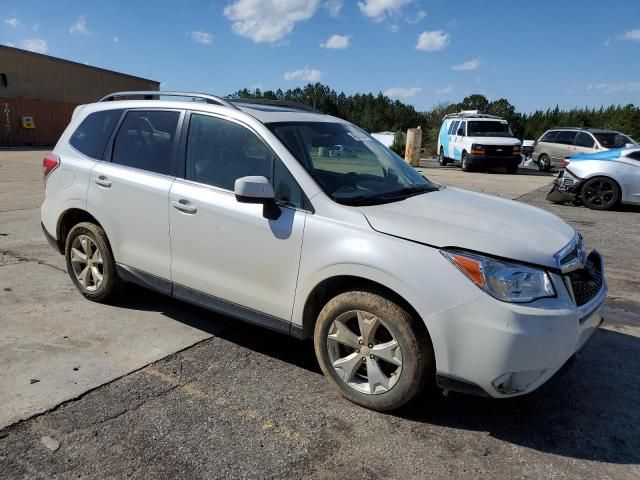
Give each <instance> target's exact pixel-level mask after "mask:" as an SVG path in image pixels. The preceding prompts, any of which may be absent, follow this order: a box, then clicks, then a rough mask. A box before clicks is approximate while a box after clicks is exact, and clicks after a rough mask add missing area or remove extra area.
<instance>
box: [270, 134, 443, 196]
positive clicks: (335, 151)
mask: <svg viewBox="0 0 640 480" xmlns="http://www.w3.org/2000/svg"><path fill="white" fill-rule="evenodd" d="M267 127H268V128H269V129H270V130H271V131H272V132H273V133H274V134H275V135H276V136H277V137H278V138H279V139H280V141H282V143H284V145H285V146H286V147H287V148H288V149H289V151H290V152H291V154H292V155H293V156H294V157H296V158H297V159H298V161H299V162H300V163H301V164H302V165H303V166H304V168H305V169H306V170H307V171H308V172H309V173H310V174H311V175H312V176H313V178H314V179H315V180H316V181H317V182H318V184H319V185H320V186H321V188H322V189H323V190H324V191H325V192H326V193H327V194H328V195H329V196H330V197H331V198H332V199H333V200H335V201H336V202H338V203H342V204H345V205H374V204H378V203H387V202H394V201H398V200H403V199H405V198H407V197H409V196H413V195H419V194H421V193H425V192H432V191H434V190H437V189H436V187H435V186H434V185H433V184H431V183H430V182H429V181H428V180H427V179H426V178H425V177H423V176H422V175H421V174H420V173H418V172H417V171H416V170H415V169H413V168H412V167H410V166H409V165H408V164H407V163H406V162H405V161H404V160H402V159H401V158H400V157H399V156H397V155H396V154H395V153H393V152H392V151H391V150H389V149H388V148H387V147H385V146H384V145H382V144H381V143H378V142H377V141H376V140H374V139H373V138H372V137H370V136H369V135H368V134H367V133H365V132H364V131H363V130H360V129H359V128H357V127H355V126H354V125H351V124H347V123H337V122H336V123H329V122H286V123H269V124H267Z"/></svg>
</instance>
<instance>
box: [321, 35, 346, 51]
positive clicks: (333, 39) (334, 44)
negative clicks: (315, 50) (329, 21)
mask: <svg viewBox="0 0 640 480" xmlns="http://www.w3.org/2000/svg"><path fill="white" fill-rule="evenodd" d="M349 38H350V36H349V35H331V36H330V37H329V39H328V40H327V41H326V42H324V43H321V44H320V46H321V47H322V48H334V49H337V50H343V49H345V48H347V47H348V46H349Z"/></svg>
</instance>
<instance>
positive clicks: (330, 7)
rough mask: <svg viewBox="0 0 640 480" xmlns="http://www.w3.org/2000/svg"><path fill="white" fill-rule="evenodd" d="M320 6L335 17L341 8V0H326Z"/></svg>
mask: <svg viewBox="0 0 640 480" xmlns="http://www.w3.org/2000/svg"><path fill="white" fill-rule="evenodd" d="M322 6H323V7H324V8H326V9H327V11H328V12H329V15H331V16H332V17H337V16H339V15H340V11H341V10H342V0H326V1H325V2H324V4H323V5H322Z"/></svg>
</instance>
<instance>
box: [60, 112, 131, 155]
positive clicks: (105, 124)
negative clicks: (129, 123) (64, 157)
mask: <svg viewBox="0 0 640 480" xmlns="http://www.w3.org/2000/svg"><path fill="white" fill-rule="evenodd" d="M120 115H122V110H103V111H101V112H94V113H91V114H89V115H88V116H87V118H85V119H84V120H83V121H82V123H81V124H80V125H79V126H78V128H76V130H75V132H73V134H72V135H71V138H70V139H69V143H70V144H71V146H72V147H73V148H75V149H76V150H78V151H79V152H80V153H82V154H84V155H86V156H87V157H91V158H95V159H96V160H102V157H103V156H104V151H105V149H106V148H107V143H109V138H111V134H112V133H113V129H114V128H115V126H116V123H118V120H119V119H120Z"/></svg>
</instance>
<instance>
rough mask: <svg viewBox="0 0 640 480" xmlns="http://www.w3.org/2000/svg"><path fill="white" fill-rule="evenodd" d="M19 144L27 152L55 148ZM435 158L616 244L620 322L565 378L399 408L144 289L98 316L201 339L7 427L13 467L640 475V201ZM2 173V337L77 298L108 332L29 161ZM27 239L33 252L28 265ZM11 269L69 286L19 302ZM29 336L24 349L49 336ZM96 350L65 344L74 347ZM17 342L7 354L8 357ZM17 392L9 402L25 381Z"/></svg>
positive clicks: (262, 336)
mask: <svg viewBox="0 0 640 480" xmlns="http://www.w3.org/2000/svg"><path fill="white" fill-rule="evenodd" d="M20 155H22V156H21V157H20V158H23V157H24V162H27V163H28V164H37V159H39V158H41V156H42V155H41V153H40V152H29V153H25V152H20ZM20 155H19V156H20ZM16 158H18V157H17V156H16V153H13V152H10V153H7V152H0V167H2V166H3V165H4V166H5V167H6V166H7V165H11V167H10V168H11V169H19V168H21V167H20V166H19V162H16V161H15V159H16ZM16 165H17V166H16ZM423 166H424V172H425V174H426V175H427V176H430V177H432V178H433V179H434V180H436V181H438V182H440V183H443V184H446V185H455V186H462V187H464V188H469V189H474V190H478V191H485V192H488V193H493V194H502V195H503V196H508V197H510V198H514V197H516V198H517V199H518V200H519V201H523V202H526V203H530V204H533V205H538V206H540V207H542V208H545V209H548V210H550V211H553V212H554V213H556V214H558V215H560V216H561V217H562V218H564V219H565V220H567V221H569V222H570V223H572V224H573V225H574V226H576V227H578V228H580V229H581V230H582V231H583V233H584V235H585V238H586V240H587V242H588V244H589V245H590V246H591V247H595V248H597V249H598V250H600V251H601V252H602V253H603V254H604V256H605V259H606V262H607V268H608V279H609V282H610V299H609V302H608V307H607V310H606V319H607V323H606V325H605V326H604V328H601V329H600V331H598V332H597V333H596V335H595V336H594V338H593V340H592V342H591V343H590V344H589V345H588V347H587V348H586V349H585V351H584V353H583V355H582V356H581V357H580V359H579V361H578V362H576V364H575V365H574V367H573V369H572V370H570V371H569V373H568V374H567V375H566V376H565V377H563V378H562V379H560V380H559V381H558V382H556V383H553V384H549V385H545V386H544V387H543V388H542V389H540V390H539V391H537V392H535V393H534V394H532V395H530V396H527V397H524V398H518V399H513V400H506V401H505V400H503V401H495V400H488V399H478V398H473V397H465V396H462V395H452V396H450V397H448V398H444V397H442V396H440V395H438V394H437V393H434V392H427V393H425V394H424V395H422V397H421V398H419V399H418V400H417V401H415V402H413V403H412V404H411V405H409V406H407V407H406V408H404V409H402V410H401V411H399V412H396V413H394V414H380V413H375V412H371V411H368V410H364V409H362V408H359V407H356V406H355V405H352V404H350V403H349V402H347V401H346V400H342V399H341V398H340V397H339V396H337V395H336V394H335V393H334V392H333V391H331V390H329V388H328V385H327V383H326V381H325V380H324V378H323V377H322V375H321V374H320V372H319V368H318V365H317V363H316V361H315V358H314V355H313V348H312V345H311V343H309V342H301V341H298V340H295V339H292V338H289V337H286V336H282V335H278V334H275V333H271V332H268V331H265V330H261V329H259V328H256V327H251V326H248V325H244V324H240V323H238V322H235V321H233V320H230V319H226V318H222V317H219V316H217V315H213V314H211V313H208V312H206V311H203V310H200V309H198V308H195V307H191V306H188V305H186V304H183V303H180V302H177V301H174V300H172V299H168V298H164V297H161V296H159V295H157V294H155V293H153V292H149V291H146V290H143V289H140V288H137V287H132V288H130V289H128V290H127V292H126V294H125V295H124V296H123V297H122V298H121V299H120V300H119V302H118V304H117V305H114V306H112V307H108V309H107V310H101V311H98V312H97V313H96V315H98V318H100V319H102V320H103V321H104V322H109V321H110V320H112V319H113V317H115V315H114V312H117V317H118V319H119V320H118V321H121V322H126V321H131V322H132V328H134V327H135V326H136V324H138V328H141V327H140V325H139V322H142V321H145V322H151V321H153V320H154V319H155V320H158V321H161V322H164V323H162V325H163V328H162V329H159V331H157V332H151V333H152V334H157V335H165V332H164V330H165V329H169V328H172V329H174V330H173V331H175V332H179V333H178V334H177V335H182V334H184V332H197V335H195V334H194V336H193V338H192V339H191V341H190V343H189V342H187V343H189V345H191V344H193V343H195V342H197V343H195V344H194V345H193V346H188V347H187V348H184V347H181V346H178V345H177V344H176V345H174V346H172V347H171V348H172V349H173V351H176V353H173V354H170V355H168V356H166V357H165V358H162V359H161V360H158V361H155V363H151V364H148V365H146V364H147V363H149V361H153V360H148V361H147V362H146V363H145V362H144V359H142V358H137V357H136V358H137V360H136V361H132V362H131V364H130V366H129V367H128V370H127V374H125V375H124V376H122V377H120V378H117V379H115V380H114V381H110V382H109V383H106V384H104V385H102V386H100V385H101V383H100V382H96V383H94V384H93V386H91V387H89V384H87V387H86V388H85V389H83V390H82V391H83V392H85V393H78V395H79V396H78V395H76V396H77V398H75V399H73V400H70V401H67V402H65V403H62V404H60V405H59V406H58V407H55V408H53V410H51V411H48V412H46V413H44V414H40V415H35V416H33V417H32V418H30V419H28V420H25V421H22V422H19V423H15V424H13V425H12V426H9V427H7V428H5V429H4V430H1V431H0V478H7V479H15V478H50V477H53V478H96V479H103V478H123V477H132V478H154V479H155V478H322V479H333V478H352V479H359V478H363V479H364V478H400V477H405V478H431V477H433V478H441V477H444V476H447V477H454V478H460V477H464V478H535V479H538V478H598V479H605V478H612V479H613V478H615V479H624V478H629V479H632V478H633V479H637V478H639V477H640V465H639V464H640V430H639V429H638V427H637V426H638V425H639V424H640V410H639V409H638V408H637V404H638V400H637V399H638V398H639V397H640V384H639V383H638V378H640V363H638V362H637V358H638V355H639V354H640V295H639V294H638V291H640V288H639V287H640V274H638V267H640V260H638V259H639V258H640V242H638V239H639V238H640V210H638V209H622V210H620V211H616V212H593V211H590V210H587V209H585V208H580V207H571V206H557V205H551V204H549V203H548V202H545V201H544V196H545V194H546V191H547V190H548V186H546V184H548V183H549V182H550V181H551V180H552V178H551V177H549V176H547V177H545V176H542V177H541V176H540V175H536V174H535V172H529V173H531V174H530V175H527V174H526V172H524V173H523V174H521V175H517V176H511V175H503V174H500V173H491V174H483V173H463V172H461V171H460V170H459V169H457V168H455V167H446V168H440V167H438V166H437V165H436V164H435V163H434V162H431V161H428V162H425V163H424V164H423ZM12 171H13V170H12ZM2 173H3V175H4V177H0V200H2V201H3V202H4V205H3V208H2V210H3V211H0V233H4V232H5V230H6V231H10V232H11V234H12V238H11V239H10V240H7V238H9V237H6V238H4V237H0V251H1V252H2V257H0V258H3V259H4V260H3V262H0V294H3V295H5V296H4V297H0V326H2V327H3V333H0V338H1V339H2V340H4V341H7V342H8V340H7V339H6V338H2V337H3V336H5V335H6V334H5V333H4V332H5V331H6V328H7V326H10V325H11V324H12V323H17V322H23V321H24V318H28V320H29V322H34V323H35V326H34V328H37V326H38V322H46V317H47V315H46V312H47V309H48V308H50V307H52V306H54V305H57V304H59V303H61V302H62V303H64V306H65V309H66V311H60V312H59V315H61V316H64V317H65V318H66V319H67V322H68V323H67V325H66V327H65V328H68V331H69V333H68V335H74V334H75V333H76V332H77V331H79V332H87V330H90V329H94V330H95V334H96V336H99V334H100V328H101V327H100V323H98V324H96V325H94V324H87V323H86V322H87V321H88V317H87V316H83V315H80V313H81V312H83V311H84V310H85V309H87V308H93V307H89V306H88V302H86V301H83V300H78V298H77V297H78V294H77V293H76V292H74V291H73V289H72V288H70V287H71V282H70V280H68V279H66V278H64V277H63V276H62V274H61V272H60V271H59V269H60V268H62V264H61V260H60V259H61V257H60V256H58V255H57V254H56V253H55V252H53V251H52V250H50V249H49V250H47V249H48V248H49V247H48V246H47V245H46V244H45V243H44V239H43V238H41V234H39V233H38V229H39V225H37V224H36V225H35V227H34V226H33V225H31V223H33V221H36V220H37V218H38V215H37V208H34V205H33V199H25V198H24V196H25V195H26V193H22V192H29V191H32V190H33V189H34V188H35V187H33V185H31V186H30V185H28V184H27V183H26V182H27V180H25V184H21V183H20V182H21V181H22V180H21V178H22V176H20V175H15V174H14V175H13V177H10V178H12V179H13V180H12V181H11V182H10V183H9V182H4V183H3V178H5V179H6V178H7V176H6V170H5V171H2ZM9 173H11V172H9ZM28 181H33V179H32V178H31V177H29V179H28ZM30 189H31V190H30ZM38 235H40V236H38ZM9 241H10V242H13V243H11V244H9ZM9 247H10V248H9ZM7 252H9V254H7ZM11 252H13V256H12V254H11ZM15 252H19V254H20V255H23V256H24V254H25V252H26V253H30V254H31V257H30V258H33V259H35V260H34V261H20V260H18V259H16V257H15V255H17V254H16V253H15ZM25 258H26V257H25ZM51 265H53V266H54V267H57V269H56V268H52V267H51ZM7 268H10V269H12V270H11V274H9V273H8V272H9V270H6V269H7ZM36 281H37V282H39V283H37V285H36ZM3 282H5V283H7V282H10V283H12V284H13V283H15V284H20V285H24V288H25V289H27V292H29V290H28V288H30V287H29V286H30V285H32V287H31V288H32V289H33V290H35V289H36V288H40V289H41V290H42V289H44V290H46V291H48V292H55V294H52V295H51V296H47V295H40V296H38V297H36V298H34V299H33V302H32V303H33V304H32V305H25V303H24V302H27V301H28V298H29V295H28V294H27V293H25V294H24V295H23V296H21V297H20V302H22V303H19V305H20V307H19V308H18V307H16V305H17V304H18V303H15V302H14V303H15V305H14V303H10V301H9V300H8V299H7V298H8V297H7V295H8V294H10V293H15V294H16V295H18V296H19V295H22V294H21V293H20V292H3V288H2V287H3ZM7 284H9V283H7ZM9 288H10V287H9ZM89 305H90V304H89ZM35 311H40V314H39V315H35V314H33V312H35ZM24 315H27V317H24ZM109 316H111V317H112V318H110V317H109ZM123 325H124V324H123ZM51 328H54V327H51ZM55 328H58V327H55ZM108 328H112V327H108V326H106V327H105V329H108ZM121 328H122V327H121ZM145 328H146V329H149V328H151V327H150V326H149V324H148V323H145V324H144V328H141V330H144V329H145ZM189 335H191V333H189ZM198 335H200V337H199V338H196V337H197V336H198ZM152 336H153V335H147V336H146V337H145V339H146V341H148V339H149V338H151V337H152ZM21 340H22V342H23V343H21V344H20V345H21V348H23V349H24V351H25V352H26V351H27V350H28V349H30V348H36V349H37V348H43V345H42V344H39V343H37V342H36V344H34V345H30V344H29V343H28V342H26V341H25V340H24V339H21ZM15 341H16V342H17V341H18V340H15ZM43 341H44V340H43ZM130 348H131V349H133V350H135V349H136V348H137V349H144V348H143V347H140V346H139V345H131V346H130ZM171 348H170V347H167V348H166V349H165V350H164V351H169V350H170V349H171ZM181 348H184V349H181ZM82 349H83V346H82V345H77V346H76V347H74V348H73V349H67V350H66V355H68V358H69V360H68V361H69V362H72V361H74V360H72V359H75V358H78V357H77V355H80V353H79V352H82ZM3 355H4V354H3V353H2V350H0V361H2V362H3V365H4V364H5V363H7V362H6V358H3ZM109 357H110V355H108V354H107V355H105V356H104V362H106V363H108V362H110V361H112V360H110V358H109ZM61 358H62V357H61ZM140 363H143V364H144V365H146V366H143V365H140ZM96 369H98V366H96ZM81 371H82V370H81ZM8 372H12V370H11V369H9V370H8ZM13 372H14V373H15V370H13ZM18 373H21V372H18ZM31 374H32V373H31V372H29V373H28V374H26V375H27V376H28V375H31ZM33 374H34V375H35V373H33ZM7 375H8V373H7V370H5V371H3V372H2V373H0V386H1V387H3V390H6V385H7V384H8V382H11V381H14V379H8V378H7ZM114 378H115V377H114ZM105 381H106V380H105ZM102 383H104V382H102ZM37 385H38V384H36V386H37ZM94 387H95V388H94ZM3 394H5V395H7V398H9V400H10V397H11V391H7V392H3ZM34 413H36V412H35V411H34Z"/></svg>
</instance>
